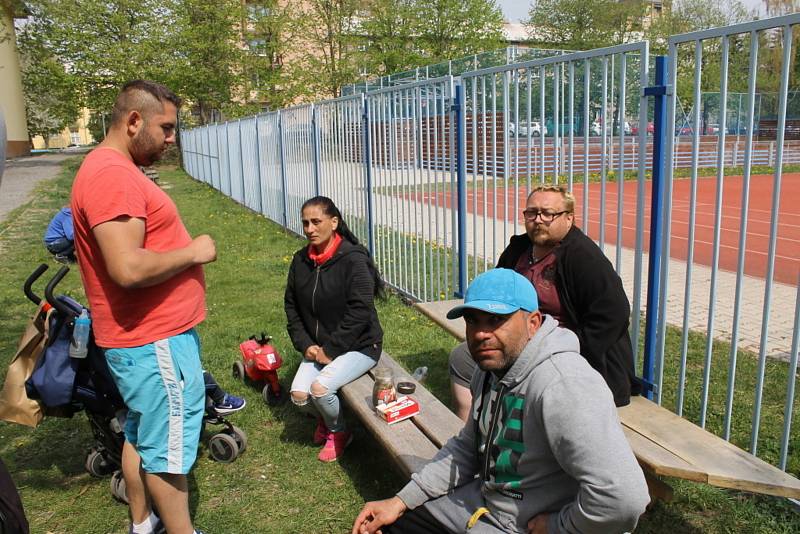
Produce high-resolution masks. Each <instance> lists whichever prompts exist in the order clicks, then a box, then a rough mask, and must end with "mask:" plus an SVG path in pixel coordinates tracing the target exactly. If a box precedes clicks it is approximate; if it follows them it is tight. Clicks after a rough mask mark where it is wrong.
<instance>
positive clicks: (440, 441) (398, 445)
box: [340, 352, 464, 476]
mask: <svg viewBox="0 0 800 534" xmlns="http://www.w3.org/2000/svg"><path fill="white" fill-rule="evenodd" d="M378 366H383V367H388V368H390V369H391V370H392V372H393V373H394V379H395V382H413V383H414V384H416V391H414V393H413V395H412V396H413V397H414V398H415V399H416V400H417V401H418V402H419V404H420V413H419V414H418V415H416V416H414V417H412V418H410V419H406V420H405V421H400V422H398V423H394V424H392V425H389V424H387V423H386V421H384V420H383V419H381V418H380V417H379V416H378V415H377V413H376V412H375V409H374V408H373V406H372V386H373V384H374V382H375V381H374V378H373V374H372V372H369V373H367V374H366V375H364V376H362V377H361V378H359V379H358V380H355V381H354V382H351V383H349V384H347V385H346V386H344V387H343V388H342V389H341V390H340V394H341V397H342V400H344V402H345V403H346V404H347V406H348V408H349V409H350V410H351V412H353V413H354V414H355V415H356V416H358V418H359V420H360V421H361V422H362V424H363V425H364V427H365V428H366V429H367V430H368V431H369V432H370V433H371V434H372V435H373V436H374V437H375V439H376V440H377V441H378V443H380V444H381V446H382V447H383V448H384V449H386V450H387V451H388V452H389V455H390V456H391V458H392V459H393V460H394V462H395V464H396V466H397V467H398V469H399V470H400V471H401V472H402V473H403V475H405V476H410V475H411V473H414V472H415V471H418V470H419V469H420V468H421V467H422V466H423V465H425V464H426V463H427V462H428V460H430V459H431V458H433V456H434V455H435V454H436V451H438V450H439V449H440V448H441V447H442V445H444V443H445V442H446V441H447V440H448V439H450V438H451V437H452V436H454V435H456V434H457V433H458V432H459V431H460V430H461V429H462V428H463V426H464V422H463V421H462V420H461V419H459V418H458V417H456V415H455V414H454V413H453V412H451V411H450V410H449V409H448V408H447V406H445V405H444V404H442V403H441V401H439V399H437V398H436V397H434V396H433V395H432V394H431V393H430V392H429V391H428V390H426V389H425V387H424V386H422V384H420V383H419V382H418V381H416V380H414V379H413V378H412V377H411V375H410V374H409V373H408V372H407V371H406V370H405V369H403V367H401V366H400V365H399V364H398V363H397V362H395V361H394V360H393V359H392V357H391V356H389V355H388V354H386V353H385V352H384V353H383V354H381V359H380V362H378Z"/></svg>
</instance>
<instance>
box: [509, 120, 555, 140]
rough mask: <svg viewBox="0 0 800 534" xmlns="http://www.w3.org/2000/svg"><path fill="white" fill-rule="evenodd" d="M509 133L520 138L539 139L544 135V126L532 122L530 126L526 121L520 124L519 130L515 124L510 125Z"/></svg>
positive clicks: (545, 132) (545, 133)
mask: <svg viewBox="0 0 800 534" xmlns="http://www.w3.org/2000/svg"><path fill="white" fill-rule="evenodd" d="M508 133H509V134H510V135H516V136H518V137H539V136H540V135H542V125H541V123H539V121H531V123H530V124H528V123H527V122H526V121H522V122H520V123H519V128H517V127H516V125H515V124H514V123H513V122H510V123H508ZM544 135H547V128H546V127H545V129H544Z"/></svg>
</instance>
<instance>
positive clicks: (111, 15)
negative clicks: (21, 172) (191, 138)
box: [18, 0, 275, 123]
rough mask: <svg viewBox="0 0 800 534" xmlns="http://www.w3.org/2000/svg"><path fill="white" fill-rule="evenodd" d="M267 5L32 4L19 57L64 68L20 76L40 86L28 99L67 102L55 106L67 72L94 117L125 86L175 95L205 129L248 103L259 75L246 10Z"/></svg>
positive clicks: (184, 0) (167, 1)
mask: <svg viewBox="0 0 800 534" xmlns="http://www.w3.org/2000/svg"><path fill="white" fill-rule="evenodd" d="M270 3H275V2H274V0H262V1H261V2H247V3H245V2H242V1H241V0H29V1H28V2H26V5H27V7H28V9H29V11H30V13H31V15H30V17H29V18H28V19H27V20H26V21H25V22H24V23H22V24H19V29H18V36H19V43H20V51H21V54H23V55H24V54H26V53H27V54H30V55H35V56H36V57H37V58H45V59H48V58H57V63H58V64H59V65H60V66H61V68H60V70H59V69H55V68H48V69H45V68H43V67H42V66H41V65H39V62H38V61H31V62H29V63H28V64H27V66H26V67H24V73H23V74H24V75H26V76H29V77H30V78H33V77H34V75H35V79H36V80H37V81H36V83H31V84H28V90H27V94H26V96H27V98H28V99H29V100H30V101H31V102H41V103H48V104H47V105H50V104H51V103H53V102H55V103H58V102H61V101H63V100H64V99H63V98H61V96H60V95H57V98H56V99H52V98H51V93H52V91H51V90H50V89H51V88H52V87H61V86H62V85H63V83H61V80H60V77H63V76H61V74H59V72H60V71H63V73H64V76H66V79H68V80H72V82H73V84H74V86H73V90H74V93H75V98H76V99H77V101H78V102H79V103H80V105H82V106H86V107H88V108H90V109H92V110H94V111H97V112H108V111H109V110H110V109H111V104H112V102H113V99H114V97H115V96H116V94H117V92H118V91H119V88H120V86H121V85H122V84H123V83H125V82H126V81H128V80H132V79H136V78H146V79H151V80H154V81H157V82H161V83H164V84H165V85H167V86H169V87H170V88H172V89H173V90H175V91H176V92H177V93H178V94H180V95H181V96H182V97H184V99H185V100H186V102H187V103H188V104H189V106H190V107H189V109H194V110H195V111H196V112H197V113H198V115H199V119H200V122H201V123H205V122H207V121H209V120H211V118H212V116H213V113H212V110H219V109H223V108H227V109H229V110H240V109H241V107H242V106H241V105H240V104H243V103H245V102H247V101H248V100H249V99H250V97H251V90H252V89H253V83H251V77H253V70H254V69H259V68H260V66H259V65H255V64H252V63H248V61H249V58H250V55H251V50H250V47H249V46H246V45H245V43H244V39H245V38H246V37H247V36H248V31H249V26H248V24H249V23H250V21H249V19H248V18H247V17H246V12H245V6H246V5H248V4H270ZM88 28H91V29H92V31H87V29H88ZM256 78H257V77H256ZM233 103H237V105H232V104H233ZM184 109H187V108H184Z"/></svg>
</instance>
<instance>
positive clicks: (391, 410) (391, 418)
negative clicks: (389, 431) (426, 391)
mask: <svg viewBox="0 0 800 534" xmlns="http://www.w3.org/2000/svg"><path fill="white" fill-rule="evenodd" d="M377 410H378V413H379V414H380V416H381V417H382V418H383V419H385V420H386V422H387V423H389V424H390V425H391V424H393V423H396V422H398V421H402V420H403V419H408V418H409V417H414V416H415V415H417V414H418V413H419V403H418V402H417V401H416V399H414V398H413V397H398V399H397V400H395V401H392V402H390V403H389V404H380V405H378V407H377Z"/></svg>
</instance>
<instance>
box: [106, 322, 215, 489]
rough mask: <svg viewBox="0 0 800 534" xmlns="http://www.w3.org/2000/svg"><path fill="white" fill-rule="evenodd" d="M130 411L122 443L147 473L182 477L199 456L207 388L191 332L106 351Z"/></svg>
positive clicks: (198, 352) (196, 341)
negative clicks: (139, 459) (129, 447)
mask: <svg viewBox="0 0 800 534" xmlns="http://www.w3.org/2000/svg"><path fill="white" fill-rule="evenodd" d="M105 355H106V361H107V362H108V367H109V369H110V371H111V375H112V376H113V377H114V382H116V384H117V388H118V389H119V392H120V394H121V395H122V399H123V400H124V401H125V404H126V405H127V407H128V417H127V420H126V422H125V439H126V440H127V441H128V442H129V443H131V444H132V445H133V446H134V447H135V448H136V450H137V452H138V453H139V456H141V457H142V468H143V469H144V470H145V471H146V472H148V473H174V474H186V473H188V472H189V470H190V469H191V467H192V465H193V464H194V461H195V459H196V457H197V446H198V443H199V441H200V432H201V430H202V426H203V412H204V410H205V385H204V382H203V369H202V367H201V365H200V340H199V339H198V337H197V333H196V332H195V330H194V329H193V328H192V329H190V330H187V331H186V332H184V333H182V334H178V335H176V336H172V337H170V338H167V339H161V340H159V341H155V342H153V343H149V344H147V345H142V346H141V347H132V348H125V349H105Z"/></svg>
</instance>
